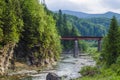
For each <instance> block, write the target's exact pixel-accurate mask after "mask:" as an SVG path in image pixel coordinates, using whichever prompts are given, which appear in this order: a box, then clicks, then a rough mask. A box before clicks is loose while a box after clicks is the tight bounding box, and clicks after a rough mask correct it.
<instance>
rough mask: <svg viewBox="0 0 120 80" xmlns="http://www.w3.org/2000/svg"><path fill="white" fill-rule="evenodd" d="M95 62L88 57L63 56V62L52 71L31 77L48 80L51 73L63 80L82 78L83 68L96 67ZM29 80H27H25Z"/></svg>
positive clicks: (33, 79) (32, 78)
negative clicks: (47, 76) (81, 70)
mask: <svg viewBox="0 0 120 80" xmlns="http://www.w3.org/2000/svg"><path fill="white" fill-rule="evenodd" d="M95 64H96V63H95V61H94V60H93V59H92V58H91V57H90V56H87V55H80V56H79V57H78V58H74V57H73V55H72V54H62V55H61V60H60V61H59V62H58V63H57V65H56V67H55V68H54V69H52V70H44V71H42V72H41V73H39V74H35V75H31V76H32V77H31V80H46V75H47V74H48V73H49V72H54V73H56V74H57V75H58V76H60V77H63V80H70V79H75V78H78V77H81V75H80V73H79V71H80V69H81V68H82V67H83V66H88V65H89V66H95ZM24 80H27V79H24Z"/></svg>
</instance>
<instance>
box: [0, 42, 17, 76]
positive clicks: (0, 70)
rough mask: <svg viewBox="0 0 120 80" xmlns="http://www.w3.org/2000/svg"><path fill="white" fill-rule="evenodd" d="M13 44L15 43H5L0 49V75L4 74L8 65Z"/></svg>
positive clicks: (11, 55)
mask: <svg viewBox="0 0 120 80" xmlns="http://www.w3.org/2000/svg"><path fill="white" fill-rule="evenodd" d="M14 46H15V44H7V45H5V46H4V47H3V48H2V49H1V50H0V75H4V74H5V73H6V72H7V70H8V67H9V66H10V61H11V59H12V57H13V49H14Z"/></svg>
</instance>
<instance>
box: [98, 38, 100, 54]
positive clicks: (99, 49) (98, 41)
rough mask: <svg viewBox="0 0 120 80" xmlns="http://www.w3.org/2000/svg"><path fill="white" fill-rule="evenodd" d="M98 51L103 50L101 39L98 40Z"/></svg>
mask: <svg viewBox="0 0 120 80" xmlns="http://www.w3.org/2000/svg"><path fill="white" fill-rule="evenodd" d="M98 51H99V52H100V51H101V39H99V40H98Z"/></svg>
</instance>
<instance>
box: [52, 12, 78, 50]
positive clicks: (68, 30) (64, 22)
mask: <svg viewBox="0 0 120 80" xmlns="http://www.w3.org/2000/svg"><path fill="white" fill-rule="evenodd" d="M54 19H55V20H56V26H57V30H58V33H59V34H60V35H61V37H65V36H80V33H79V31H78V29H77V28H76V27H75V26H73V25H72V24H71V22H70V21H69V20H68V19H67V15H66V14H62V11H61V10H59V13H56V14H54ZM61 43H62V45H63V50H70V49H72V48H73V47H74V42H73V41H65V40H64V41H62V42H61Z"/></svg>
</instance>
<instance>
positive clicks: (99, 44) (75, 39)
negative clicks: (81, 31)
mask: <svg viewBox="0 0 120 80" xmlns="http://www.w3.org/2000/svg"><path fill="white" fill-rule="evenodd" d="M102 38H103V37H95V36H63V37H61V40H74V42H75V45H74V46H75V47H74V55H73V56H74V57H77V56H78V54H79V49H78V40H96V41H98V51H100V50H101V40H102Z"/></svg>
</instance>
